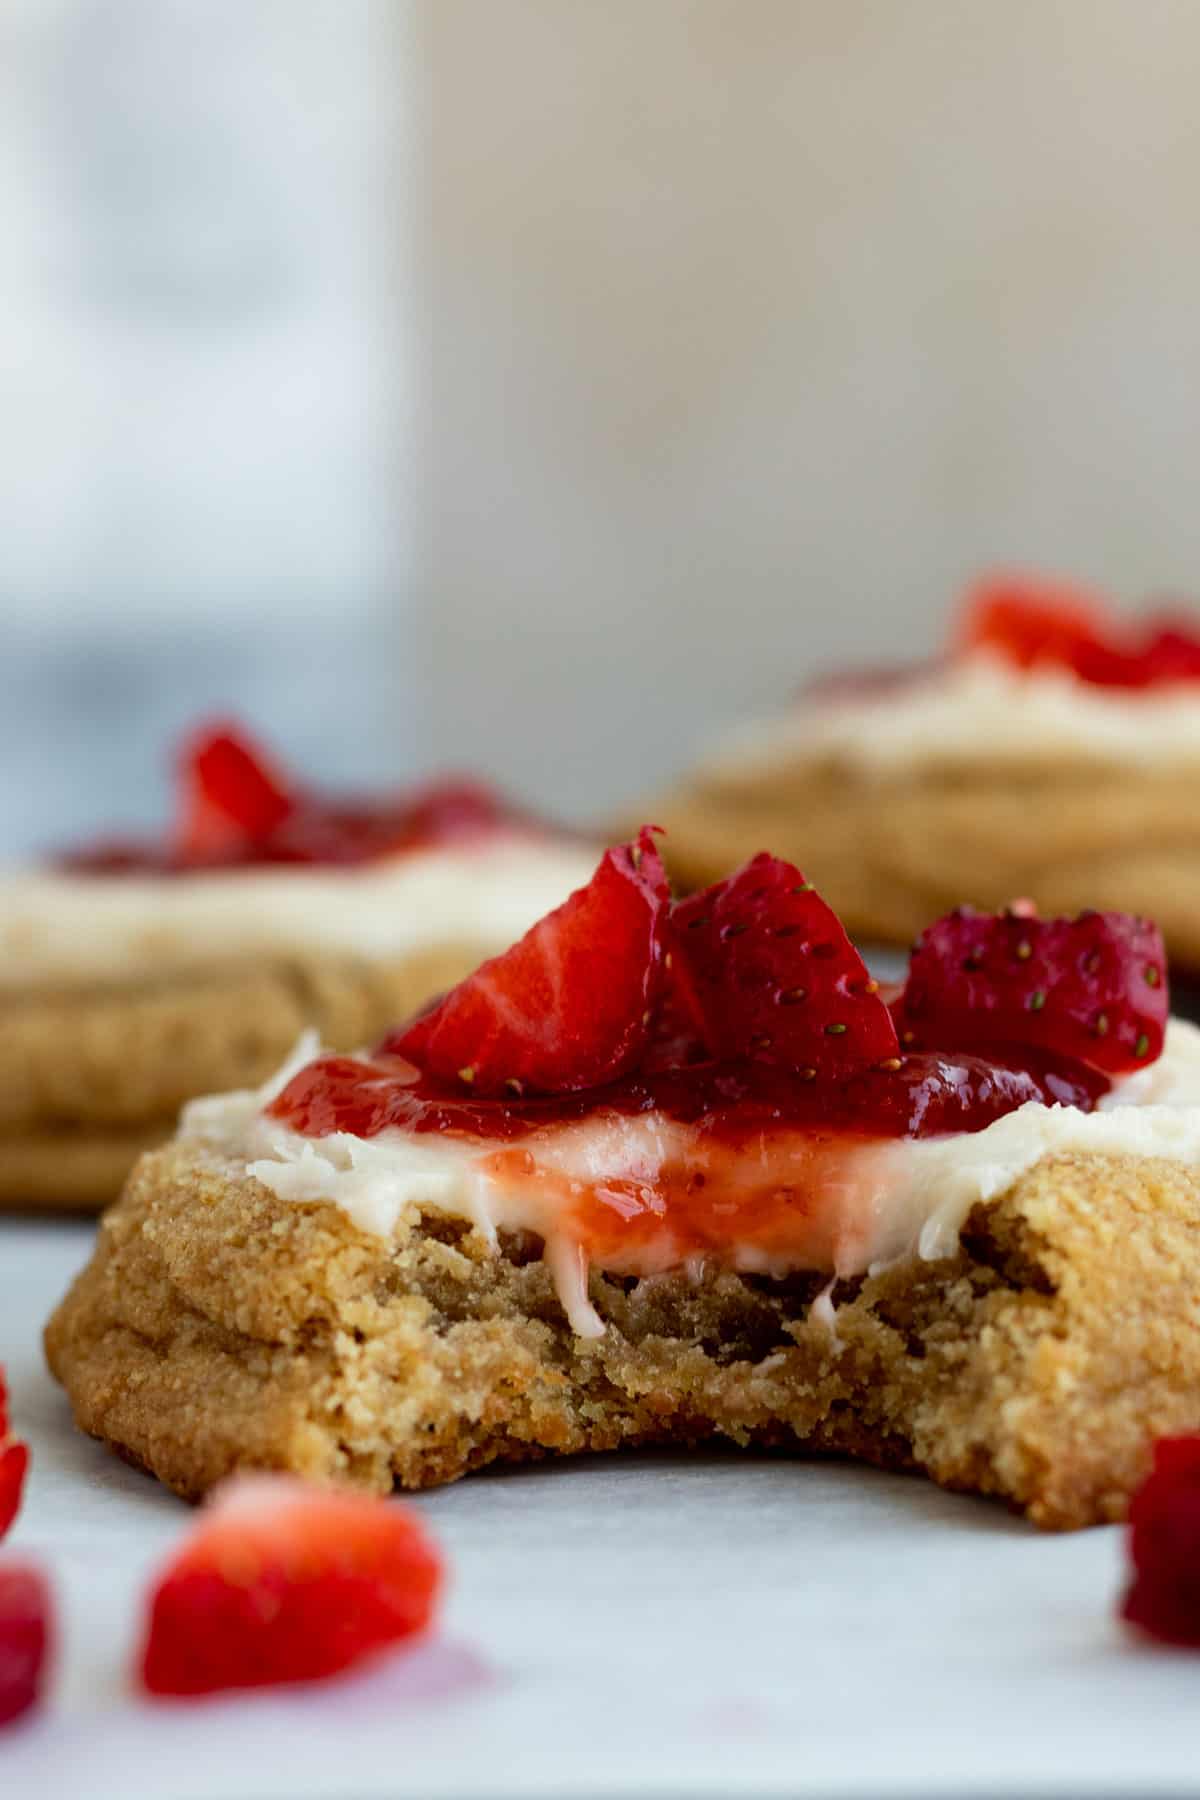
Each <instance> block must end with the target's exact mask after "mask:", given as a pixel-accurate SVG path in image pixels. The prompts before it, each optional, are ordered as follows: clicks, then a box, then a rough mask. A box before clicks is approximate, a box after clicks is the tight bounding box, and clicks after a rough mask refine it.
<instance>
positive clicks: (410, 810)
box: [55, 780, 534, 875]
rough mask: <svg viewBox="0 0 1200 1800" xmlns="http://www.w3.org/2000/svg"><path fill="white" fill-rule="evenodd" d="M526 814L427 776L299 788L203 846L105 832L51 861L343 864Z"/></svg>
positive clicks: (116, 865)
mask: <svg viewBox="0 0 1200 1800" xmlns="http://www.w3.org/2000/svg"><path fill="white" fill-rule="evenodd" d="M506 829H508V830H521V831H525V832H528V831H530V830H532V829H534V825H533V821H532V820H531V819H530V818H528V817H527V816H526V815H524V814H522V813H521V812H519V811H518V810H517V809H516V808H514V807H511V806H509V805H508V804H507V803H506V802H505V801H504V800H502V799H501V798H500V797H499V796H498V795H496V794H494V793H493V792H492V791H491V790H490V789H489V788H487V787H485V786H483V785H482V784H480V783H477V782H473V781H466V780H451V781H438V782H431V783H429V784H428V785H427V786H424V787H421V788H418V789H413V790H410V791H409V792H407V793H402V794H398V795H395V796H393V797H391V798H388V799H384V800H377V801H373V800H367V799H362V800H356V799H349V800H343V799H329V800H327V799H324V798H323V797H321V796H319V795H307V794H306V795H300V796H298V797H297V798H296V800H295V801H294V803H293V805H292V806H291V809H290V811H289V812H288V814H287V816H286V817H285V818H284V819H282V820H281V821H280V822H279V823H278V824H276V825H275V826H273V827H272V828H271V829H270V830H269V831H267V832H264V833H262V834H261V835H259V836H250V835H247V836H245V837H244V838H242V839H240V840H237V841H234V840H231V841H229V842H226V843H225V844H223V845H221V846H220V847H219V848H217V847H214V848H212V849H210V850H197V849H195V848H193V847H191V846H189V845H187V844H186V843H182V842H181V843H177V844H174V845H171V844H166V845H161V846H155V845H152V844H145V843H140V842H136V841H128V842H126V841H122V840H119V839H112V840H108V841H106V842H102V843H99V844H96V845H94V846H91V847H85V848H84V849H81V850H75V851H69V852H67V853H66V854H65V855H62V856H59V857H57V858H56V859H55V862H56V866H57V867H59V868H64V869H68V870H70V871H72V872H74V873H77V874H91V875H122V874H141V875H180V874H190V873H193V872H195V871H197V870H200V869H229V868H258V867H270V866H278V865H286V864H332V865H340V866H350V865H353V864H356V863H369V862H374V861H376V860H378V859H380V858H382V857H386V856H398V855H402V854H404V853H405V852H407V851H415V850H431V849H437V848H441V847H444V846H447V845H452V844H465V843H470V842H472V841H474V840H477V839H480V838H484V837H487V836H490V835H492V834H494V833H496V832H500V831H504V830H506Z"/></svg>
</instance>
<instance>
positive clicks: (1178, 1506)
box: [1121, 1437, 1200, 1648]
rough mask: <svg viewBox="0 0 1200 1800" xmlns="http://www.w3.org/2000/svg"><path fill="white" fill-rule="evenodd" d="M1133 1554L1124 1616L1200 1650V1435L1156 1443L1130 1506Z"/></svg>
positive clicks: (1162, 1636) (1174, 1641)
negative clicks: (1147, 1467)
mask: <svg viewBox="0 0 1200 1800" xmlns="http://www.w3.org/2000/svg"><path fill="white" fill-rule="evenodd" d="M1129 1554H1130V1559H1131V1561H1132V1563H1133V1580H1132V1581H1131V1583H1130V1585H1129V1588H1128V1590H1127V1591H1126V1594H1125V1598H1124V1600H1123V1602H1122V1605H1121V1615H1122V1617H1123V1618H1125V1619H1127V1620H1128V1621H1129V1623H1130V1624H1131V1625H1136V1626H1137V1627H1138V1629H1139V1630H1141V1631H1144V1632H1146V1633H1147V1634H1148V1635H1149V1636H1151V1637H1155V1638H1159V1639H1160V1640H1161V1641H1162V1642H1163V1643H1167V1644H1183V1645H1189V1646H1192V1647H1195V1648H1200V1437H1174V1438H1160V1439H1159V1441H1158V1443H1157V1444H1155V1446H1154V1466H1153V1468H1152V1470H1151V1472H1150V1474H1149V1475H1148V1476H1147V1477H1146V1479H1145V1481H1144V1482H1143V1483H1142V1485H1141V1487H1140V1488H1139V1489H1138V1491H1137V1493H1136V1494H1135V1495H1134V1497H1133V1501H1132V1504H1131V1505H1130V1508H1129Z"/></svg>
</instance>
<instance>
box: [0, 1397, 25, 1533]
mask: <svg viewBox="0 0 1200 1800" xmlns="http://www.w3.org/2000/svg"><path fill="white" fill-rule="evenodd" d="M28 1467H29V1450H28V1448H27V1447H26V1445H24V1444H22V1443H18V1442H17V1440H16V1439H15V1438H12V1437H10V1436H9V1427H8V1389H7V1387H6V1386H5V1382H4V1370H3V1369H0V1538H2V1537H4V1536H5V1534H6V1533H7V1532H8V1531H9V1529H10V1528H11V1526H12V1523H13V1520H14V1519H15V1518H16V1516H17V1514H18V1512H19V1511H20V1509H21V1493H22V1490H23V1489H24V1486H25V1473H26V1470H27V1469H28Z"/></svg>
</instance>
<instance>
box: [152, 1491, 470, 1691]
mask: <svg viewBox="0 0 1200 1800" xmlns="http://www.w3.org/2000/svg"><path fill="white" fill-rule="evenodd" d="M442 1578H443V1569H442V1559H441V1556H440V1554H439V1552H438V1550H437V1548H436V1546H435V1545H434V1543H433V1541H432V1539H431V1538H430V1537H429V1536H428V1534H427V1533H426V1531H425V1527H424V1525H423V1524H422V1522H421V1519H420V1516H419V1514H418V1513H417V1512H416V1511H414V1510H413V1509H411V1508H408V1507H405V1506H402V1505H399V1504H397V1503H395V1502H392V1501H389V1500H378V1499H372V1498H370V1497H369V1496H365V1495H361V1494H344V1493H335V1492H329V1491H327V1490H324V1489H320V1488H313V1487H308V1486H306V1485H305V1484H304V1483H303V1482H300V1481H295V1480H292V1479H291V1478H289V1477H286V1476H276V1475H265V1476H247V1477H240V1478H237V1479H235V1480H233V1481H231V1482H230V1483H229V1484H228V1485H227V1486H226V1487H225V1488H223V1489H221V1490H218V1494H217V1497H216V1499H215V1500H214V1501H213V1502H212V1503H211V1504H210V1505H209V1506H208V1507H207V1508H206V1509H205V1511H204V1513H203V1514H202V1516H201V1519H200V1523H199V1525H198V1526H197V1527H196V1529H195V1530H194V1531H193V1532H192V1534H191V1536H190V1537H189V1539H188V1541H187V1542H186V1543H185V1545H184V1547H183V1549H182V1550H181V1551H180V1552H179V1553H178V1554H177V1555H176V1556H175V1557H174V1558H173V1559H172V1561H171V1562H170V1564H169V1565H168V1566H167V1568H166V1570H165V1571H164V1573H163V1574H162V1576H161V1577H160V1579H159V1581H158V1584H157V1586H156V1587H155V1589H154V1592H153V1594H152V1596H151V1603H150V1618H149V1626H148V1631H147V1635H146V1641H145V1647H144V1649H143V1652H142V1658H141V1679H142V1683H143V1685H144V1686H145V1687H146V1689H147V1690H148V1691H149V1692H150V1693H152V1694H172V1695H190V1694H211V1693H217V1692H220V1691H221V1690H223V1689H226V1688H251V1687H267V1686H273V1685H276V1684H279V1683H284V1682H291V1681H319V1680H321V1679H323V1678H324V1677H326V1676H330V1675H335V1674H338V1673H339V1672H340V1671H341V1670H343V1669H348V1668H350V1667H351V1666H352V1665H353V1664H355V1663H358V1662H361V1661H362V1660H364V1659H365V1658H367V1657H371V1656H374V1655H377V1654H378V1653H379V1652H381V1651H384V1650H387V1649H389V1648H391V1647H392V1646H394V1645H396V1644H400V1643H403V1642H405V1641H406V1640H407V1639H409V1638H412V1637H414V1636H415V1635H417V1634H418V1633H420V1632H422V1631H424V1630H425V1629H426V1627H427V1626H428V1625H429V1623H430V1620H431V1619H432V1617H433V1613H434V1608H435V1605H436V1601H437V1597H438V1593H439V1591H440V1588H441V1585H442Z"/></svg>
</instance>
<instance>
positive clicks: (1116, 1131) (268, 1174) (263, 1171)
mask: <svg viewBox="0 0 1200 1800" xmlns="http://www.w3.org/2000/svg"><path fill="white" fill-rule="evenodd" d="M315 1050H316V1046H315V1044H314V1042H313V1041H311V1040H306V1041H305V1042H303V1043H302V1044H301V1045H300V1046H299V1047H298V1051H297V1053H296V1055H295V1056H294V1057H293V1058H291V1059H289V1062H288V1063H287V1065H285V1067H284V1068H283V1069H282V1070H280V1072H279V1074H278V1075H277V1076H276V1077H275V1078H274V1079H273V1080H272V1081H271V1082H269V1083H268V1084H267V1085H266V1086H265V1087H264V1088H262V1089H260V1090H258V1091H256V1092H249V1091H248V1092H243V1093H238V1094H224V1095H216V1096H214V1097H212V1098H210V1099H206V1100H199V1101H193V1102H192V1103H191V1105H189V1106H188V1107H186V1108H185V1110H184V1115H183V1123H182V1131H183V1134H184V1135H185V1136H189V1137H193V1138H197V1139H200V1140H202V1141H203V1142H205V1143H208V1144H211V1145H212V1146H214V1147H215V1148H219V1149H221V1150H222V1151H224V1152H225V1153H227V1154H229V1155H231V1156H234V1157H238V1158H241V1157H244V1158H245V1159H246V1165H247V1173H248V1174H250V1175H252V1176H254V1177H255V1178H256V1179H257V1180H258V1181H260V1182H262V1184H263V1185H264V1186H265V1187H267V1188H269V1189H270V1190H271V1192H272V1193H274V1194H276V1195H278V1197H279V1198H280V1199H283V1200H289V1201H319V1200H324V1201H330V1202H332V1203H333V1204H334V1205H335V1206H339V1207H340V1208H342V1210H343V1211H344V1212H345V1213H346V1214H347V1216H348V1217H349V1218H350V1219H352V1220H353V1221H354V1223H355V1224H356V1225H357V1226H359V1227H360V1229H362V1230H364V1231H368V1232H373V1233H375V1234H376V1235H378V1236H380V1237H383V1238H387V1237H390V1236H391V1235H392V1233H393V1232H394V1231H395V1229H396V1226H397V1224H398V1223H399V1222H400V1220H401V1219H402V1218H403V1217H404V1216H405V1215H407V1214H412V1213H415V1212H416V1211H418V1210H421V1209H427V1210H432V1211H436V1212H444V1213H448V1214H451V1215H453V1216H454V1217H457V1218H461V1219H466V1220H469V1221H470V1222H471V1223H472V1224H474V1225H475V1226H476V1227H477V1228H478V1229H479V1230H480V1231H481V1232H482V1233H483V1235H484V1237H485V1238H486V1239H487V1241H488V1242H489V1243H491V1244H493V1245H494V1244H495V1243H496V1240H497V1234H498V1232H499V1231H501V1230H526V1231H532V1232H536V1233H537V1234H538V1235H539V1236H541V1237H542V1238H544V1240H545V1243H546V1259H547V1262H548V1263H549V1265H550V1267H551V1270H552V1272H553V1274H554V1277H555V1281H556V1284H557V1287H558V1292H559V1296H560V1298H561V1300H562V1303H563V1307H564V1310H565V1311H566V1313H567V1316H568V1318H569V1319H570V1322H571V1325H572V1326H573V1328H574V1329H575V1330H576V1331H577V1332H579V1333H580V1334H581V1335H583V1336H597V1335H599V1334H600V1333H601V1332H602V1331H603V1325H602V1323H601V1321H600V1319H599V1317H598V1316H597V1314H596V1313H595V1311H594V1310H593V1309H592V1307H591V1306H590V1304H589V1303H588V1300H587V1266H586V1262H585V1261H584V1260H583V1258H582V1253H581V1251H580V1249H579V1246H578V1245H577V1244H576V1243H574V1242H573V1241H572V1240H571V1238H570V1237H569V1235H567V1234H566V1233H564V1231H563V1229H562V1221H561V1219H560V1218H559V1217H558V1216H557V1215H556V1212H555V1211H554V1210H549V1209H548V1208H550V1207H551V1204H552V1203H551V1202H549V1201H548V1198H547V1189H546V1188H545V1187H544V1186H543V1185H541V1184H539V1183H538V1182H537V1181H536V1180H532V1179H531V1180H530V1182H529V1183H528V1184H527V1185H522V1184H520V1183H514V1182H512V1181H511V1180H505V1181H504V1182H502V1183H501V1182H497V1181H495V1180H493V1179H492V1178H491V1177H490V1175H489V1173H488V1170H487V1168H486V1166H485V1165H486V1162H487V1159H488V1156H489V1155H490V1153H491V1151H492V1150H493V1149H494V1148H495V1146H493V1145H491V1144H485V1145H479V1144H477V1143H474V1142H471V1141H467V1140H463V1139H459V1138H451V1137H446V1136H436V1135H434V1134H432V1133H424V1134H420V1135H417V1134H413V1133H409V1132H405V1131H398V1130H393V1131H384V1132H381V1133H380V1134H379V1135H378V1136H377V1137H374V1138H357V1137H354V1136H352V1135H350V1134H349V1133H345V1132H341V1133H337V1134H335V1135H333V1136H330V1137H326V1138H320V1139H311V1138H306V1137H303V1136H301V1135H299V1134H298V1133H297V1132H294V1131H292V1130H291V1129H289V1127H288V1126H286V1125H284V1124H283V1123H282V1121H280V1120H277V1119H272V1118H269V1117H267V1116H266V1115H265V1114H264V1111H263V1108H264V1107H265V1106H267V1105H268V1104H269V1102H270V1101H271V1100H272V1099H273V1098H274V1097H275V1095H276V1094H277V1093H278V1092H279V1091H281V1089H282V1088H283V1086H285V1085H286V1082H287V1081H288V1080H289V1079H290V1077H291V1075H292V1074H293V1073H295V1071H296V1070H297V1069H298V1068H300V1067H302V1066H303V1064H304V1063H305V1062H307V1061H309V1060H311V1058H312V1056H313V1055H314V1053H315ZM689 1130H690V1128H689V1127H688V1126H687V1125H684V1124H680V1123H678V1122H676V1121H674V1120H671V1119H667V1118H664V1117H662V1116H661V1115H656V1114H639V1115H637V1116H636V1117H626V1116H623V1115H618V1114H613V1113H609V1114H603V1113H601V1114H599V1115H598V1116H597V1117H595V1118H591V1119H585V1120H582V1121H580V1122H578V1123H570V1124H565V1125H561V1126H558V1125H556V1126H554V1127H552V1128H550V1129H549V1130H546V1131H540V1132H538V1133H537V1134H536V1135H532V1136H531V1137H530V1138H529V1139H526V1140H522V1141H521V1143H520V1145H519V1146H518V1147H527V1148H528V1149H529V1151H530V1154H531V1156H532V1157H533V1159H534V1162H535V1164H536V1166H537V1167H538V1168H540V1169H544V1170H553V1171H555V1172H557V1173H559V1174H562V1175H565V1176H567V1177H568V1178H570V1179H573V1180H576V1181H578V1182H580V1183H589V1182H592V1181H596V1180H602V1179H605V1178H607V1179H608V1180H609V1181H613V1180H618V1179H625V1180H640V1181H644V1182H646V1183H649V1184H653V1182H654V1180H655V1175H656V1172H657V1170H659V1169H660V1168H662V1167H663V1166H664V1164H666V1163H668V1162H676V1163H678V1161H679V1160H680V1159H681V1157H682V1155H683V1154H684V1153H685V1151H686V1147H687V1143H688V1139H689ZM504 1147H505V1148H510V1147H512V1146H511V1145H510V1144H508V1143H506V1144H505V1146H504ZM1063 1151H1077V1152H1083V1153H1089V1154H1094V1155H1123V1156H1138V1157H1147V1156H1158V1157H1166V1158H1170V1159H1172V1160H1174V1161H1177V1162H1182V1163H1186V1164H1188V1165H1189V1166H1192V1167H1200V1029H1197V1027H1196V1026H1194V1025H1190V1024H1187V1023H1185V1022H1184V1021H1182V1020H1177V1019H1173V1020H1171V1022H1170V1025H1169V1026H1168V1030H1167V1041H1166V1047H1165V1049H1164V1051H1163V1055H1162V1057H1161V1058H1160V1059H1159V1061H1158V1062H1156V1063H1155V1064H1154V1065H1153V1066H1152V1067H1150V1068H1148V1069H1145V1070H1142V1071H1140V1072H1139V1073H1138V1074H1136V1075H1132V1076H1129V1077H1127V1078H1126V1079H1124V1080H1122V1081H1120V1082H1118V1083H1117V1085H1116V1086H1115V1087H1114V1089H1113V1091H1112V1092H1111V1093H1110V1094H1108V1095H1106V1096H1105V1098H1104V1099H1103V1100H1102V1101H1101V1103H1100V1108H1099V1110H1097V1111H1096V1112H1093V1113H1084V1112H1080V1111H1078V1110H1077V1109H1076V1108H1074V1107H1069V1106H1043V1105H1041V1104H1039V1103H1037V1102H1034V1101H1031V1102H1029V1103H1028V1104H1027V1105H1025V1106H1022V1107H1020V1108H1018V1109H1017V1111H1015V1112H1012V1113H1008V1114H1006V1115H1005V1116H1004V1117H1003V1118H1000V1119H997V1120H996V1121H995V1122H994V1123H993V1124H991V1125H989V1126H987V1127H986V1129H985V1130H983V1131H976V1132H956V1133H953V1134H950V1135H947V1136H945V1137H935V1138H921V1139H912V1138H901V1139H888V1140H885V1141H883V1142H881V1143H872V1144H870V1145H868V1146H866V1147H864V1148H863V1149H861V1150H859V1151H857V1152H855V1153H854V1156H853V1160H852V1164H851V1165H850V1166H848V1167H847V1169H846V1170H845V1171H844V1172H842V1174H841V1176H840V1180H841V1181H842V1182H843V1183H844V1186H843V1191H842V1192H841V1193H840V1195H839V1204H841V1205H842V1207H843V1211H842V1216H841V1220H840V1223H839V1225H838V1228H837V1231H836V1234H835V1236H834V1237H833V1238H832V1239H831V1241H830V1242H829V1244H828V1245H827V1246H826V1248H825V1250H824V1251H823V1252H822V1254H821V1256H820V1257H819V1258H816V1257H814V1259H813V1261H814V1262H819V1268H820V1271H821V1272H825V1273H829V1274H836V1275H839V1276H851V1275H859V1274H863V1273H865V1272H867V1271H868V1270H873V1269H877V1268H880V1267H882V1266H885V1265H886V1264H888V1263H891V1262H894V1261H896V1260H898V1259H902V1258H905V1257H909V1256H919V1257H921V1258H923V1259H925V1260H928V1261H935V1260H937V1259H939V1258H941V1257H947V1256H952V1255H953V1254H954V1253H955V1250H956V1249H957V1246H958V1239H959V1234H960V1232H961V1230H962V1226H963V1222H964V1221H965V1219H966V1217H967V1215H968V1213H969V1212H970V1210H971V1208H972V1207H973V1206H974V1205H975V1204H976V1202H977V1201H982V1200H990V1199H994V1198H995V1197H996V1196H997V1195H999V1194H1002V1193H1003V1192H1004V1191H1005V1190H1006V1189H1007V1188H1009V1187H1011V1186H1012V1184H1013V1182H1014V1181H1016V1180H1017V1179H1018V1177H1019V1176H1021V1175H1023V1174H1024V1173H1025V1172H1026V1171H1027V1170H1029V1169H1031V1168H1032V1167H1033V1166H1034V1165H1035V1164H1036V1163H1038V1162H1040V1161H1041V1160H1042V1158H1043V1157H1046V1156H1051V1155H1055V1154H1057V1153H1059V1152H1063ZM681 1260H682V1259H681V1258H680V1256H679V1254H678V1252H677V1250H676V1248H675V1246H674V1245H673V1244H672V1241H671V1239H670V1237H669V1235H668V1234H666V1233H665V1232H664V1234H663V1235H662V1236H661V1238H660V1239H658V1240H656V1242H655V1243H654V1244H653V1245H652V1246H651V1247H650V1248H646V1247H645V1246H643V1247H641V1248H640V1249H639V1251H638V1254H637V1256H636V1258H633V1259H631V1260H630V1261H629V1262H622V1263H621V1264H620V1265H614V1266H619V1269H620V1272H622V1273H628V1274H638V1275H645V1276H649V1275H654V1274H659V1273H662V1272H664V1271H666V1270H667V1269H670V1268H675V1267H678V1266H679V1265H680V1262H681ZM729 1260H730V1261H731V1263H732V1265H733V1267H735V1268H738V1269H742V1270H744V1271H752V1272H755V1273H764V1274H774V1275H783V1274H785V1273H787V1266H786V1264H780V1263H778V1262H777V1261H776V1260H773V1259H772V1258H770V1257H769V1256H766V1255H764V1253H763V1252H762V1251H761V1250H759V1249H758V1248H756V1247H754V1246H749V1245H748V1246H745V1247H741V1248H739V1247H738V1246H737V1245H736V1244H735V1245H734V1246H733V1249H732V1251H731V1254H730V1258H729Z"/></svg>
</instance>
